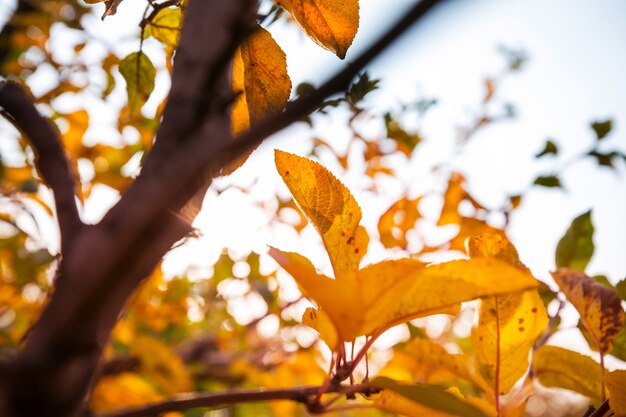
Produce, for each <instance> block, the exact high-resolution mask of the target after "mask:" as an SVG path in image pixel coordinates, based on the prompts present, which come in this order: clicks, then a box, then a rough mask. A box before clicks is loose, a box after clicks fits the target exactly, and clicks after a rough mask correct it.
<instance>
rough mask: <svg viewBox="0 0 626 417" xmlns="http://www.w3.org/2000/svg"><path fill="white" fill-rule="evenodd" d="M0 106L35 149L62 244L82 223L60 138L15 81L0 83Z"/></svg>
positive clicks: (71, 177) (72, 178)
mask: <svg viewBox="0 0 626 417" xmlns="http://www.w3.org/2000/svg"><path fill="white" fill-rule="evenodd" d="M0 106H1V107H2V108H3V114H4V115H5V117H7V119H8V120H9V121H10V122H11V123H12V124H13V125H14V126H15V127H16V128H18V129H19V130H20V131H22V132H23V133H24V135H25V136H26V138H27V139H28V140H29V142H30V144H31V145H32V147H33V149H34V151H35V164H36V166H37V169H38V171H39V173H40V174H41V176H42V178H43V180H44V181H45V182H46V184H48V186H49V187H50V188H51V189H52V192H53V193H54V200H55V205H56V210H57V215H58V218H59V228H60V229H61V243H62V248H63V247H64V246H65V245H66V244H67V243H68V242H69V241H70V240H71V239H72V237H73V236H74V235H75V233H76V231H77V229H78V228H79V227H80V225H81V224H82V223H81V221H80V217H79V215H78V207H77V206H76V198H75V196H76V195H75V186H76V184H75V182H74V176H73V174H72V171H71V170H70V166H69V163H68V161H67V158H66V157H65V152H64V150H63V147H62V145H61V138H60V137H59V134H58V132H57V130H56V129H55V127H54V126H53V125H52V123H51V122H50V121H49V120H48V119H46V118H44V117H43V116H42V115H41V114H39V112H38V111H37V109H36V107H35V103H34V101H33V98H32V97H31V96H30V95H29V94H28V93H27V92H26V91H25V90H24V88H23V87H22V86H21V85H19V84H18V83H16V82H14V81H3V82H1V83H0Z"/></svg>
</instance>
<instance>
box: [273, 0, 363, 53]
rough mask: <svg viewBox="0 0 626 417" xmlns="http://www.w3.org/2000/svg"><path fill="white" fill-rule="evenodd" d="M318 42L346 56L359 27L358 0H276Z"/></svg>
mask: <svg viewBox="0 0 626 417" xmlns="http://www.w3.org/2000/svg"><path fill="white" fill-rule="evenodd" d="M275 1H276V3H277V4H279V5H280V6H282V7H284V8H285V9H286V10H287V11H288V12H289V13H290V14H291V16H293V18H294V19H295V21H296V22H298V24H299V25H300V27H301V28H302V30H303V31H304V32H305V33H306V34H307V35H308V36H309V37H310V38H311V39H313V40H314V41H315V42H316V43H317V44H318V45H320V46H321V47H323V48H326V49H328V50H329V51H331V52H334V53H335V54H336V55H337V56H338V57H339V58H341V59H343V58H345V56H346V52H347V51H348V48H349V47H350V45H351V44H352V40H353V39H354V36H355V35H356V32H357V30H358V29H359V2H358V0H275Z"/></svg>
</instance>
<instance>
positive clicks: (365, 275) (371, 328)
mask: <svg viewBox="0 0 626 417" xmlns="http://www.w3.org/2000/svg"><path fill="white" fill-rule="evenodd" d="M275 157H276V166H277V168H278V171H279V173H280V174H281V176H282V177H283V179H284V180H285V183H286V184H287V186H288V188H289V189H290V191H291V192H292V194H293V196H294V199H295V200H296V202H297V203H298V205H299V206H300V208H301V209H302V211H303V212H304V213H305V215H306V216H307V218H309V220H310V221H311V223H312V224H313V225H314V226H315V228H316V229H317V230H318V232H319V233H320V235H321V236H322V240H323V242H324V244H325V246H326V251H327V252H328V255H329V257H330V260H331V263H332V265H333V269H334V271H335V279H331V278H329V277H326V276H323V275H321V274H318V273H317V271H316V270H315V267H314V266H313V265H312V264H311V262H310V261H309V260H308V259H306V258H304V257H303V256H301V255H298V254H295V253H289V252H282V251H280V250H278V249H274V248H272V249H270V255H271V256H272V257H273V258H274V259H275V260H276V261H277V262H278V263H279V264H280V265H281V266H282V267H283V268H285V269H286V270H287V272H289V273H290V274H291V275H292V276H293V277H294V279H295V280H296V282H297V283H298V285H299V286H300V288H301V290H302V292H303V294H304V295H305V296H307V297H309V298H310V299H312V300H313V301H315V302H316V303H317V306H318V307H319V308H320V310H319V313H320V314H321V313H323V314H325V315H327V317H328V319H329V320H326V319H325V318H324V319H323V320H324V322H326V323H327V322H328V321H330V322H332V323H333V324H334V326H335V329H336V330H337V335H338V336H337V340H336V342H337V343H338V342H341V341H352V340H354V338H356V337H358V336H361V335H371V334H379V333H381V332H383V331H384V330H386V329H387V328H389V327H391V326H394V325H396V324H399V323H403V322H406V321H408V320H412V319H414V318H416V317H421V316H425V315H430V314H436V313H451V312H455V311H457V310H458V304H459V303H461V302H463V301H469V300H472V299H475V298H479V297H485V296H489V295H495V294H506V293H511V292H516V291H522V290H526V289H531V288H536V287H537V285H538V284H537V281H536V280H535V279H534V278H533V277H532V276H531V275H530V274H529V273H528V272H526V271H521V270H519V269H517V268H515V267H513V266H510V265H507V264H506V263H504V262H502V261H499V260H497V259H472V260H458V261H451V262H446V263H441V264H434V265H426V264H424V263H422V262H419V261H417V260H414V259H400V260H388V261H383V262H380V263H377V264H374V265H370V266H368V267H367V268H364V269H362V270H359V260H360V255H359V253H360V252H361V249H359V248H360V245H359V241H361V240H362V239H361V238H359V233H357V231H358V230H359V228H358V223H359V220H360V218H361V210H360V208H359V206H358V204H357V203H356V201H355V200H354V197H353V196H352V195H351V194H350V192H349V191H348V189H347V188H346V187H345V186H344V185H343V184H342V183H341V182H339V180H337V178H335V177H334V176H333V175H332V174H331V173H330V172H329V171H328V170H326V168H324V167H322V166H321V165H320V164H318V163H317V162H313V161H311V160H309V159H306V158H302V157H299V156H296V155H292V154H288V153H286V152H281V151H276V154H275ZM503 277H506V279H503ZM320 314H318V315H317V316H316V317H314V316H313V315H312V313H311V312H309V313H308V316H307V319H306V321H307V322H308V323H310V324H312V325H313V326H318V323H320ZM318 330H319V331H320V333H322V337H323V338H324V339H325V340H327V339H330V340H333V341H335V337H334V335H332V334H330V332H328V331H326V330H322V329H321V328H319V329H318ZM331 348H335V346H331Z"/></svg>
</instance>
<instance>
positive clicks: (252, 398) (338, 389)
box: [97, 384, 378, 417]
mask: <svg viewBox="0 0 626 417" xmlns="http://www.w3.org/2000/svg"><path fill="white" fill-rule="evenodd" d="M321 388H322V386H312V387H295V388H282V389H256V390H235V391H229V392H222V393H211V394H182V395H179V396H177V397H174V398H172V399H169V400H167V401H163V402H160V403H154V404H149V405H146V406H143V407H138V408H134V409H131V410H121V411H116V412H112V413H105V414H101V415H98V416H97V417H146V416H156V415H158V414H161V413H166V412H173V411H185V410H188V409H190V408H197V407H218V406H221V407H225V406H228V405H230V404H242V403H249V402H258V401H277V400H290V401H296V402H299V403H302V404H305V405H306V406H307V407H309V408H312V409H313V410H317V409H316V408H315V407H319V406H321V404H318V403H316V402H315V400H314V398H312V397H314V396H316V395H317V394H318V393H319V391H320V389H321ZM376 392H378V390H377V389H376V388H373V387H372V386H370V385H367V384H360V385H350V386H331V387H329V389H328V390H327V391H326V393H338V394H357V393H362V394H365V395H371V394H374V393H376ZM317 411H319V410H317Z"/></svg>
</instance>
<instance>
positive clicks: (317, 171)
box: [275, 150, 362, 280]
mask: <svg viewBox="0 0 626 417" xmlns="http://www.w3.org/2000/svg"><path fill="white" fill-rule="evenodd" d="M275 160H276V168H277V169H278V172H279V173H280V175H281V177H282V178H283V180H284V181H285V184H287V187H288V188H289V190H290V191H291V194H292V195H293V197H294V199H295V200H296V203H298V206H299V207H300V209H301V210H302V211H303V212H304V214H305V215H306V216H307V218H308V219H309V220H310V221H311V223H312V224H313V226H315V228H316V229H317V231H318V232H319V234H320V236H321V237H322V240H323V242H324V246H325V247H326V251H327V252H328V256H329V257H330V261H331V263H332V265H333V269H334V271H335V278H336V279H337V280H342V279H349V278H350V277H354V276H355V274H356V272H357V270H358V268H359V261H360V259H361V253H360V252H361V250H360V249H359V247H362V243H358V242H357V237H358V236H357V227H358V225H359V221H360V220H361V208H360V207H359V205H358V204H357V202H356V200H355V199H354V197H353V196H352V194H350V191H348V189H347V188H346V187H345V186H344V185H343V184H342V183H341V182H339V180H338V179H337V178H335V176H334V175H333V174H331V173H330V171H328V170H327V169H326V168H324V167H323V166H321V165H320V164H318V163H317V162H314V161H311V160H310V159H307V158H302V157H300V156H296V155H293V154H290V153H286V152H282V151H279V150H276V152H275Z"/></svg>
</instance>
